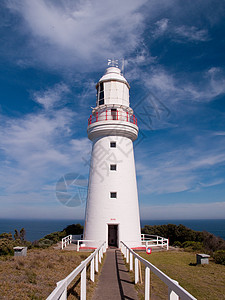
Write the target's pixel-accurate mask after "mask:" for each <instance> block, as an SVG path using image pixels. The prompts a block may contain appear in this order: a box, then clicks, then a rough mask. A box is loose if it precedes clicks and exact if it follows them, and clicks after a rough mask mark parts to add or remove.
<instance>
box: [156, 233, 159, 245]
mask: <svg viewBox="0 0 225 300" xmlns="http://www.w3.org/2000/svg"><path fill="white" fill-rule="evenodd" d="M158 244H159V237H158V235H157V244H156V245H157V246H158Z"/></svg>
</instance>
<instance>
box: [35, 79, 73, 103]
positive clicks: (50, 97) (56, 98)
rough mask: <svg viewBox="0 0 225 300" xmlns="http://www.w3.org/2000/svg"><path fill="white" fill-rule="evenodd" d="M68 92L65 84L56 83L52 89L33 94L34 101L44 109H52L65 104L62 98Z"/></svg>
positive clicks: (68, 89)
mask: <svg viewBox="0 0 225 300" xmlns="http://www.w3.org/2000/svg"><path fill="white" fill-rule="evenodd" d="M69 92H70V88H69V87H68V86H67V85H66V84H65V83H58V84H56V85H55V86H54V87H53V88H48V89H47V90H45V91H38V92H34V94H33V98H34V100H35V101H36V102H37V103H39V104H41V105H43V106H44V108H45V109H49V108H52V107H53V106H55V105H59V104H60V105H61V106H62V105H63V104H65V100H64V101H63V97H62V96H65V95H66V94H67V93H69Z"/></svg>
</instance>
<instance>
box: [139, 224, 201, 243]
mask: <svg viewBox="0 0 225 300" xmlns="http://www.w3.org/2000/svg"><path fill="white" fill-rule="evenodd" d="M142 233H145V234H153V235H159V236H162V237H165V238H169V242H170V245H174V243H175V242H180V243H184V242H186V241H195V242H202V241H203V234H202V232H199V231H194V230H192V229H189V228H187V227H186V226H184V225H182V224H180V225H175V224H167V225H154V226H150V225H145V226H144V228H142Z"/></svg>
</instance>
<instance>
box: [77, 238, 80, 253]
mask: <svg viewBox="0 0 225 300" xmlns="http://www.w3.org/2000/svg"><path fill="white" fill-rule="evenodd" d="M79 242H80V241H79V240H78V241H77V252H79V248H80V245H79Z"/></svg>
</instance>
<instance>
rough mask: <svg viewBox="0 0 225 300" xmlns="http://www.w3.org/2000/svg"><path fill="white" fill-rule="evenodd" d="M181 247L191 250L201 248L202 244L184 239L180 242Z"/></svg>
mask: <svg viewBox="0 0 225 300" xmlns="http://www.w3.org/2000/svg"><path fill="white" fill-rule="evenodd" d="M182 247H183V248H191V249H192V250H194V251H196V250H203V244H202V243H200V242H194V241H186V242H184V243H183V244H182Z"/></svg>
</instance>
